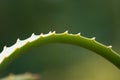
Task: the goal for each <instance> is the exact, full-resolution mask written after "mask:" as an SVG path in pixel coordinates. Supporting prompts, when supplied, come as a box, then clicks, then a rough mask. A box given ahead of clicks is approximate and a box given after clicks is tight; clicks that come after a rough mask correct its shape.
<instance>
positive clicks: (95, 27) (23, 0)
mask: <svg viewBox="0 0 120 80" xmlns="http://www.w3.org/2000/svg"><path fill="white" fill-rule="evenodd" d="M119 4H120V1H119V0H0V50H1V51H2V48H3V46H4V45H7V46H11V45H12V44H14V43H15V41H16V39H17V38H18V37H19V38H20V39H25V38H27V37H29V36H30V35H31V34H32V33H33V32H34V33H36V34H40V33H41V32H42V33H48V32H49V31H50V30H52V31H53V30H56V31H57V32H64V31H65V30H69V31H70V32H71V33H78V32H81V33H82V35H84V36H87V37H93V36H96V37H97V41H99V42H102V43H104V44H106V45H113V46H114V47H113V48H114V49H115V50H116V51H119V52H120V50H119V47H120V43H119V40H120V37H119V34H120V31H119V30H120V15H119V14H120V5H119ZM11 72H12V73H15V74H18V73H23V72H33V73H40V74H41V75H42V76H43V79H44V80H81V79H82V80H88V79H89V80H90V79H91V80H119V79H120V76H119V74H120V71H119V70H118V69H117V68H116V67H114V66H113V65H112V64H111V63H109V62H107V61H106V60H105V59H103V58H101V57H99V56H98V55H95V54H94V53H92V52H90V51H88V50H84V49H82V48H79V47H75V46H70V45H64V44H49V45H45V46H43V47H39V48H37V49H34V50H31V51H29V52H27V54H24V55H23V56H21V57H19V58H18V59H16V61H14V62H13V63H12V64H11V65H10V66H9V67H8V68H7V70H5V72H4V73H3V74H2V75H0V76H5V75H7V74H9V73H11Z"/></svg>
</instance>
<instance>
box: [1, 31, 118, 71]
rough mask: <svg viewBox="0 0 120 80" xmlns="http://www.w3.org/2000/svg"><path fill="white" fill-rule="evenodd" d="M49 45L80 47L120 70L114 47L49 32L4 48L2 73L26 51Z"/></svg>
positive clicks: (74, 36)
mask: <svg viewBox="0 0 120 80" xmlns="http://www.w3.org/2000/svg"><path fill="white" fill-rule="evenodd" d="M48 43H65V44H72V45H76V46H80V47H83V48H86V49H89V50H91V51H93V52H96V53H97V54H99V55H100V56H102V57H104V58H105V59H107V60H108V61H110V62H111V63H113V64H114V65H115V66H116V67H118V68H120V55H119V54H118V53H116V52H115V51H113V50H112V49H111V48H112V46H105V45H103V44H101V43H99V42H97V41H96V40H95V37H93V38H86V37H83V36H81V35H80V33H78V34H69V33H68V31H66V32H64V33H59V34H57V33H55V31H54V32H49V33H48V34H40V35H35V34H34V33H33V34H32V36H31V37H29V38H27V39H25V40H20V39H17V41H16V43H15V44H14V45H12V46H11V47H6V46H5V47H4V49H3V51H2V52H1V53H0V71H1V70H3V69H4V68H5V67H6V65H8V64H9V63H10V62H12V61H13V60H14V59H15V58H17V57H18V56H19V55H21V54H22V53H23V52H24V51H27V50H30V49H32V48H34V47H37V46H42V45H45V44H48Z"/></svg>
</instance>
